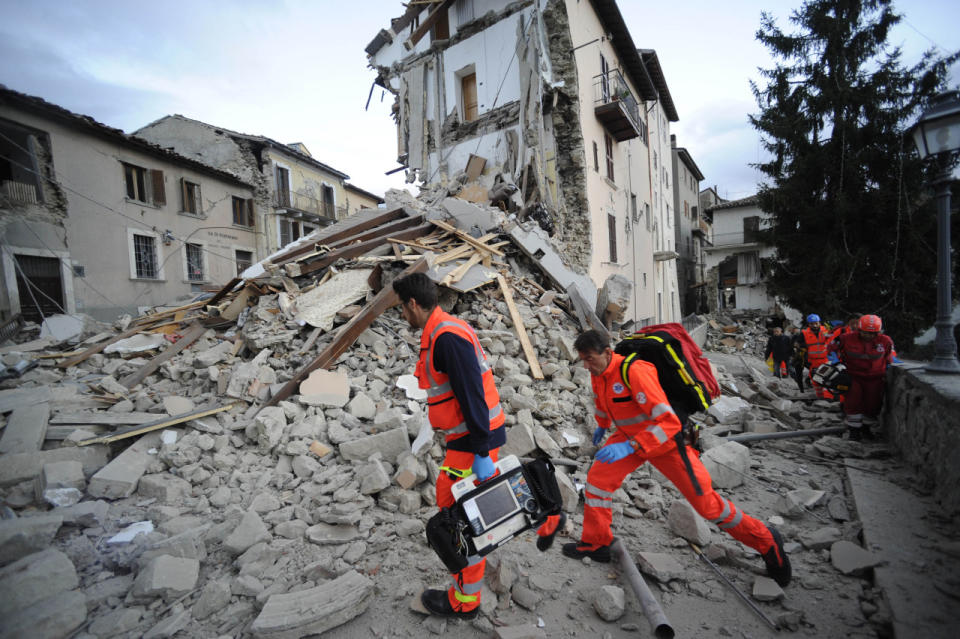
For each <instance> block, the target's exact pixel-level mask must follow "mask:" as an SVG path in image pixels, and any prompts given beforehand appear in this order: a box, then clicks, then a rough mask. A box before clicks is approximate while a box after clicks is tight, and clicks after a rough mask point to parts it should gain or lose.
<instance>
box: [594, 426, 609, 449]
mask: <svg viewBox="0 0 960 639" xmlns="http://www.w3.org/2000/svg"><path fill="white" fill-rule="evenodd" d="M606 434H607V429H606V428H603V427H602V426H597V430H595V431H593V445H594V446H599V445H600V442H602V441H603V436H604V435H606Z"/></svg>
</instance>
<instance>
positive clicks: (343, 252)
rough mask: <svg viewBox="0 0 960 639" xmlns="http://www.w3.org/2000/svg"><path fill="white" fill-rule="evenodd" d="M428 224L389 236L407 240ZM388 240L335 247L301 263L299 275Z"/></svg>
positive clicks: (357, 253) (360, 252)
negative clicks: (316, 258)
mask: <svg viewBox="0 0 960 639" xmlns="http://www.w3.org/2000/svg"><path fill="white" fill-rule="evenodd" d="M430 228H431V227H430V225H429V224H423V225H421V226H415V227H414V228H412V229H407V230H405V231H398V232H396V233H394V234H392V235H391V236H390V237H393V238H394V239H398V240H409V239H413V238H415V237H420V236H421V235H423V234H424V233H425V232H426V231H428V230H430ZM388 240H389V238H388V237H377V238H374V239H372V240H367V241H366V242H360V243H359V244H349V245H347V246H344V247H343V248H340V249H337V250H336V251H331V252H329V253H327V254H326V255H324V256H323V257H321V258H320V259H319V260H316V261H315V262H311V263H309V264H302V265H301V267H300V275H306V274H307V273H312V272H314V271H319V270H320V269H322V268H325V267H327V266H329V265H331V264H333V263H334V262H336V261H337V260H340V259H345V260H349V259H352V258H354V257H358V256H360V255H363V254H364V253H368V252H370V251H372V250H373V249H375V248H377V247H379V246H381V245H383V244H386V243H387V241H388Z"/></svg>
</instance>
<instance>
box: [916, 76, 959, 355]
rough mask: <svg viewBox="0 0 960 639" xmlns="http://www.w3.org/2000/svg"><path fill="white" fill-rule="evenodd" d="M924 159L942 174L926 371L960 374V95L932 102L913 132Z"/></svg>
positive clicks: (944, 95)
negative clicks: (958, 185) (955, 187)
mask: <svg viewBox="0 0 960 639" xmlns="http://www.w3.org/2000/svg"><path fill="white" fill-rule="evenodd" d="M912 134H913V141H914V144H916V145H917V152H918V153H919V154H920V158H921V159H925V158H927V157H929V156H935V157H936V159H937V162H938V163H939V169H940V172H939V174H938V175H937V177H936V178H935V179H934V180H933V182H932V184H933V186H935V187H936V188H937V321H936V322H934V326H936V327H937V338H936V341H935V342H934V355H933V361H931V362H930V364H929V365H927V367H926V369H927V370H928V371H930V372H934V373H960V362H958V361H957V342H956V340H955V339H954V338H953V324H952V322H951V321H950V312H951V310H952V306H953V303H952V298H951V295H950V292H951V288H950V183H951V181H952V180H953V178H952V176H951V169H952V164H953V163H952V162H951V161H950V159H951V157H952V154H953V153H956V152H957V151H958V150H960V92H958V91H947V92H945V93H941V94H940V95H938V96H937V97H935V98H934V99H933V102H932V104H931V105H930V108H928V109H927V110H926V111H924V112H923V114H922V115H921V116H920V119H919V120H918V121H917V123H916V124H915V125H914V126H913V130H912Z"/></svg>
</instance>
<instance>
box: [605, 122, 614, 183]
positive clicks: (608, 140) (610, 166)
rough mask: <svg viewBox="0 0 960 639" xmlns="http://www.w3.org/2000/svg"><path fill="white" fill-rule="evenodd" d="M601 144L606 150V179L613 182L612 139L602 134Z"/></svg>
mask: <svg viewBox="0 0 960 639" xmlns="http://www.w3.org/2000/svg"><path fill="white" fill-rule="evenodd" d="M603 144H604V146H605V147H606V150H607V178H608V179H609V180H610V181H611V182H615V181H616V180H614V179H613V138H611V137H610V136H609V135H607V134H606V133H604V134H603Z"/></svg>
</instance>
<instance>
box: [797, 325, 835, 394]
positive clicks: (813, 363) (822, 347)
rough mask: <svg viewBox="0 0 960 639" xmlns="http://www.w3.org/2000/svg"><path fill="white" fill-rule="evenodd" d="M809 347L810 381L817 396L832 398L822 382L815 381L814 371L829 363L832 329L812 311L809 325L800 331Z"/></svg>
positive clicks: (808, 365) (808, 366) (807, 347)
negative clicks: (824, 324)
mask: <svg viewBox="0 0 960 639" xmlns="http://www.w3.org/2000/svg"><path fill="white" fill-rule="evenodd" d="M800 334H801V335H802V336H803V342H804V344H805V346H806V349H807V368H809V369H810V372H809V375H810V383H811V384H813V390H814V391H815V392H816V394H817V397H819V398H821V399H832V398H833V394H832V393H831V392H830V391H828V390H827V389H826V388H824V387H823V386H821V385H820V384H818V383H816V382H815V381H813V372H814V371H815V370H817V367H818V366H820V365H821V364H826V363H828V361H829V359H828V356H827V342H829V341H830V331H828V330H827V328H826V327H825V326H823V325H822V324H821V323H820V316H819V315H817V314H815V313H811V314H810V315H807V327H806V328H805V329H803V331H801V333H800Z"/></svg>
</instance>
